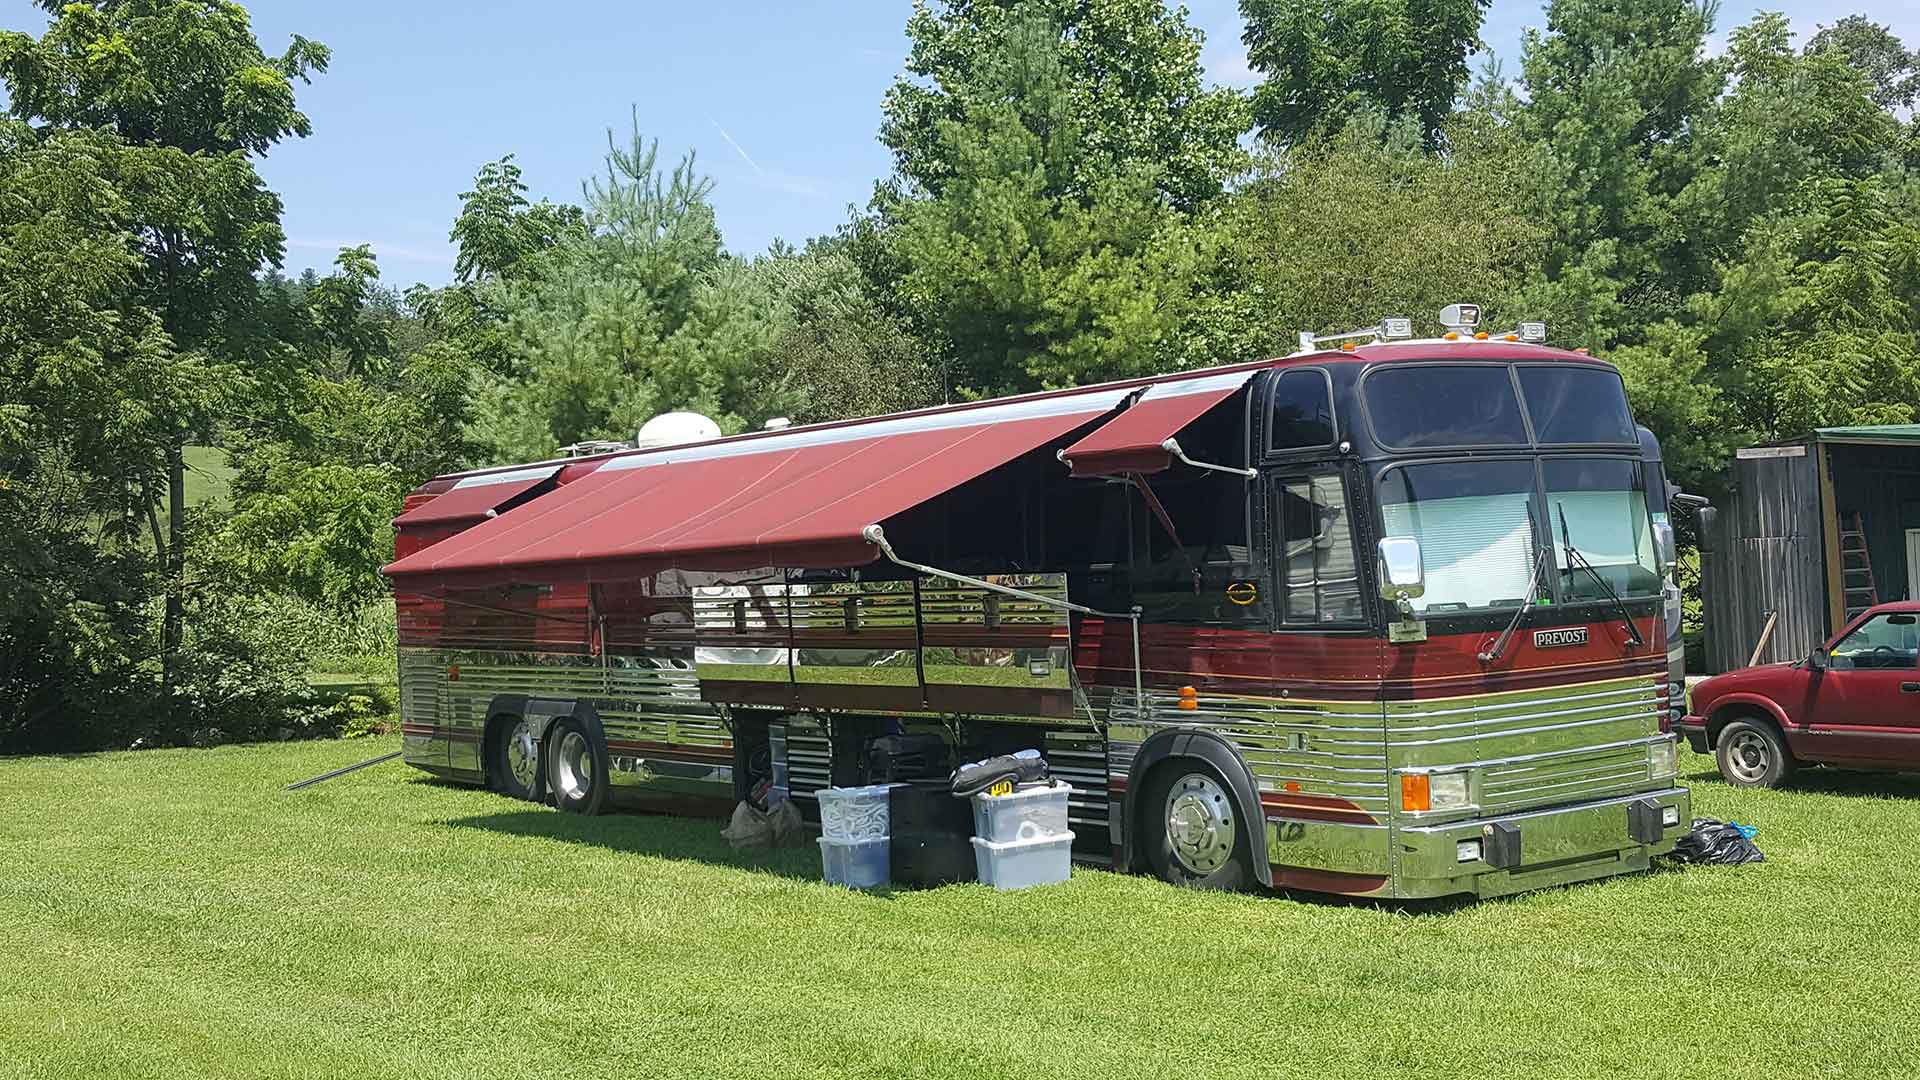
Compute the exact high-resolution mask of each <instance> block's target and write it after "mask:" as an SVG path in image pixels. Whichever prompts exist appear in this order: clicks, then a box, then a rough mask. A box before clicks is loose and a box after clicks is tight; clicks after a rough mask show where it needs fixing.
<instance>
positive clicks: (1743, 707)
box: [1680, 600, 1920, 787]
mask: <svg viewBox="0 0 1920 1080" xmlns="http://www.w3.org/2000/svg"><path fill="white" fill-rule="evenodd" d="M1680 731H1681V733H1682V734H1683V735H1685V736H1686V737H1687V742H1688V743H1689V744H1691V745H1692V747H1693V749H1694V750H1695V751H1696V752H1698V753H1702V754H1704V753H1707V752H1709V751H1711V752H1712V753H1713V755H1714V760H1715V761H1716V762H1717V763H1718V764H1719V766H1720V775H1722V776H1724V777H1726V778H1727V782H1728V783H1730V784H1733V785H1735V786H1737V787H1778V786H1780V785H1781V784H1782V783H1784V782H1785V781H1786V779H1787V778H1788V777H1789V776H1791V775H1793V770H1794V768H1795V766H1797V765H1801V764H1814V763H1820V764H1830V765H1843V766H1846V767H1849V768H1856V769H1920V601H1914V600H1905V601H1901V602H1899V603H1893V604H1880V605H1877V606H1875V607H1871V608H1868V609H1867V610H1866V611H1864V612H1861V613H1860V615H1859V616H1858V617H1856V618H1855V619H1854V620H1853V621H1852V622H1850V623H1848V624H1847V626H1846V628H1845V629H1843V630H1841V631H1840V632H1839V633H1838V634H1835V635H1834V636H1833V639H1832V640H1831V641H1828V642H1827V643H1826V644H1824V645H1822V646H1821V647H1819V648H1817V649H1815V650H1813V652H1812V653H1811V654H1809V655H1808V656H1807V658H1806V659H1805V660H1799V661H1796V662H1794V663H1791V664H1768V665H1765V666H1763V667H1751V668H1744V669H1742V670H1740V671H1730V672H1728V673H1727V674H1725V675H1716V676H1714V677H1713V678H1711V679H1707V680H1706V681H1704V682H1701V683H1700V684H1698V685H1696V686H1695V687H1694V688H1693V695H1692V701H1691V702H1690V704H1689V707H1688V709H1687V715H1686V716H1685V717H1683V718H1682V719H1681V721H1680Z"/></svg>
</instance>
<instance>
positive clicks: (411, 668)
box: [400, 649, 448, 769]
mask: <svg viewBox="0 0 1920 1080" xmlns="http://www.w3.org/2000/svg"><path fill="white" fill-rule="evenodd" d="M446 688H447V668H446V665H445V664H444V663H442V662H441V660H440V654H439V653H438V652H436V651H434V650H432V649H401V650H400V732H401V734H400V751H401V758H402V760H404V761H405V762H406V763H407V764H409V765H418V766H420V767H421V768H423V769H445V768H447V767H448V766H447V733H448V727H447V722H446V715H447V698H446Z"/></svg>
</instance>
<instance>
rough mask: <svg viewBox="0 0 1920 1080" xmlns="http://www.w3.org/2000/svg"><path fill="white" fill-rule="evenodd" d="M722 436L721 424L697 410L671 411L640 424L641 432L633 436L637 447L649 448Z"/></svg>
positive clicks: (677, 444) (641, 448)
mask: <svg viewBox="0 0 1920 1080" xmlns="http://www.w3.org/2000/svg"><path fill="white" fill-rule="evenodd" d="M719 437H720V425H719V424H716V423H714V422H713V421H712V420H710V419H708V418H707V417H704V416H701V415H700V414H699V413H697V412H669V413H661V414H660V415H659V416H656V417H654V418H653V419H651V420H649V421H647V422H646V423H644V424H641V425H640V433H639V434H638V435H635V436H634V437H633V445H634V447H635V448H636V449H639V450H647V449H651V448H653V447H659V446H680V445H682V444H684V443H697V442H706V441H707V440H708V439H717V438H719Z"/></svg>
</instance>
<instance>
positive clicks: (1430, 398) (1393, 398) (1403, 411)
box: [1364, 365, 1619, 450]
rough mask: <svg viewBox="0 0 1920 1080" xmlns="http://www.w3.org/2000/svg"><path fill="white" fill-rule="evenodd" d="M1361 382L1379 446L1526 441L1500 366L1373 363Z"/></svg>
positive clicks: (1515, 402)
mask: <svg viewBox="0 0 1920 1080" xmlns="http://www.w3.org/2000/svg"><path fill="white" fill-rule="evenodd" d="M1618 381H1619V380H1617V379H1616V380H1615V383H1616V386H1617V384H1618ZM1364 385H1365V387H1366V396H1367V414H1368V415H1369V416H1371V417H1372V418H1373V434H1374V437H1375V438H1376V439H1378V440H1380V442H1381V444H1382V445H1384V446H1392V447H1398V448H1400V449H1407V450H1412V449H1419V448H1422V447H1430V446H1525V445H1527V426H1526V422H1525V421H1524V420H1522V419H1521V418H1520V402H1519V399H1517V398H1515V397H1514V394H1513V380H1512V378H1511V377H1510V376H1509V375H1508V373H1507V369H1506V368H1505V367H1469V366H1453V365H1449V366H1447V367H1391V368H1379V369H1376V370H1375V371H1373V372H1372V373H1370V374H1369V375H1368V376H1367V378H1366V382H1365V384H1364Z"/></svg>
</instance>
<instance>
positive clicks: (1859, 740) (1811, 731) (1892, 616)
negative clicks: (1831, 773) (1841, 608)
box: [1807, 611, 1920, 768]
mask: <svg viewBox="0 0 1920 1080" xmlns="http://www.w3.org/2000/svg"><path fill="white" fill-rule="evenodd" d="M1808 699H1809V700H1808V712H1807V720H1808V723H1807V730H1808V735H1809V739H1808V743H1809V746H1808V750H1809V751H1810V753H1809V754H1808V756H1809V757H1812V758H1814V759H1815V760H1818V761H1831V762H1835V763H1839V764H1852V765H1863V766H1877V767H1881V768H1886V767H1888V766H1893V767H1907V768H1913V767H1920V616H1916V615H1914V614H1913V613H1911V612H1885V611H1883V612H1879V613H1876V614H1874V615H1871V616H1868V617H1867V618H1866V619H1865V620H1864V621H1862V622H1861V623H1860V624H1859V625H1857V626H1855V627H1854V628H1853V629H1852V630H1850V631H1848V632H1847V633H1846V635H1844V636H1843V637H1842V638H1841V639H1840V640H1839V641H1836V642H1835V643H1834V644H1833V648H1832V649H1831V650H1830V653H1829V658H1828V665H1827V670H1825V671H1824V672H1820V673H1818V675H1817V676H1816V678H1815V679H1814V680H1813V685H1812V686H1811V687H1809V694H1808Z"/></svg>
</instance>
